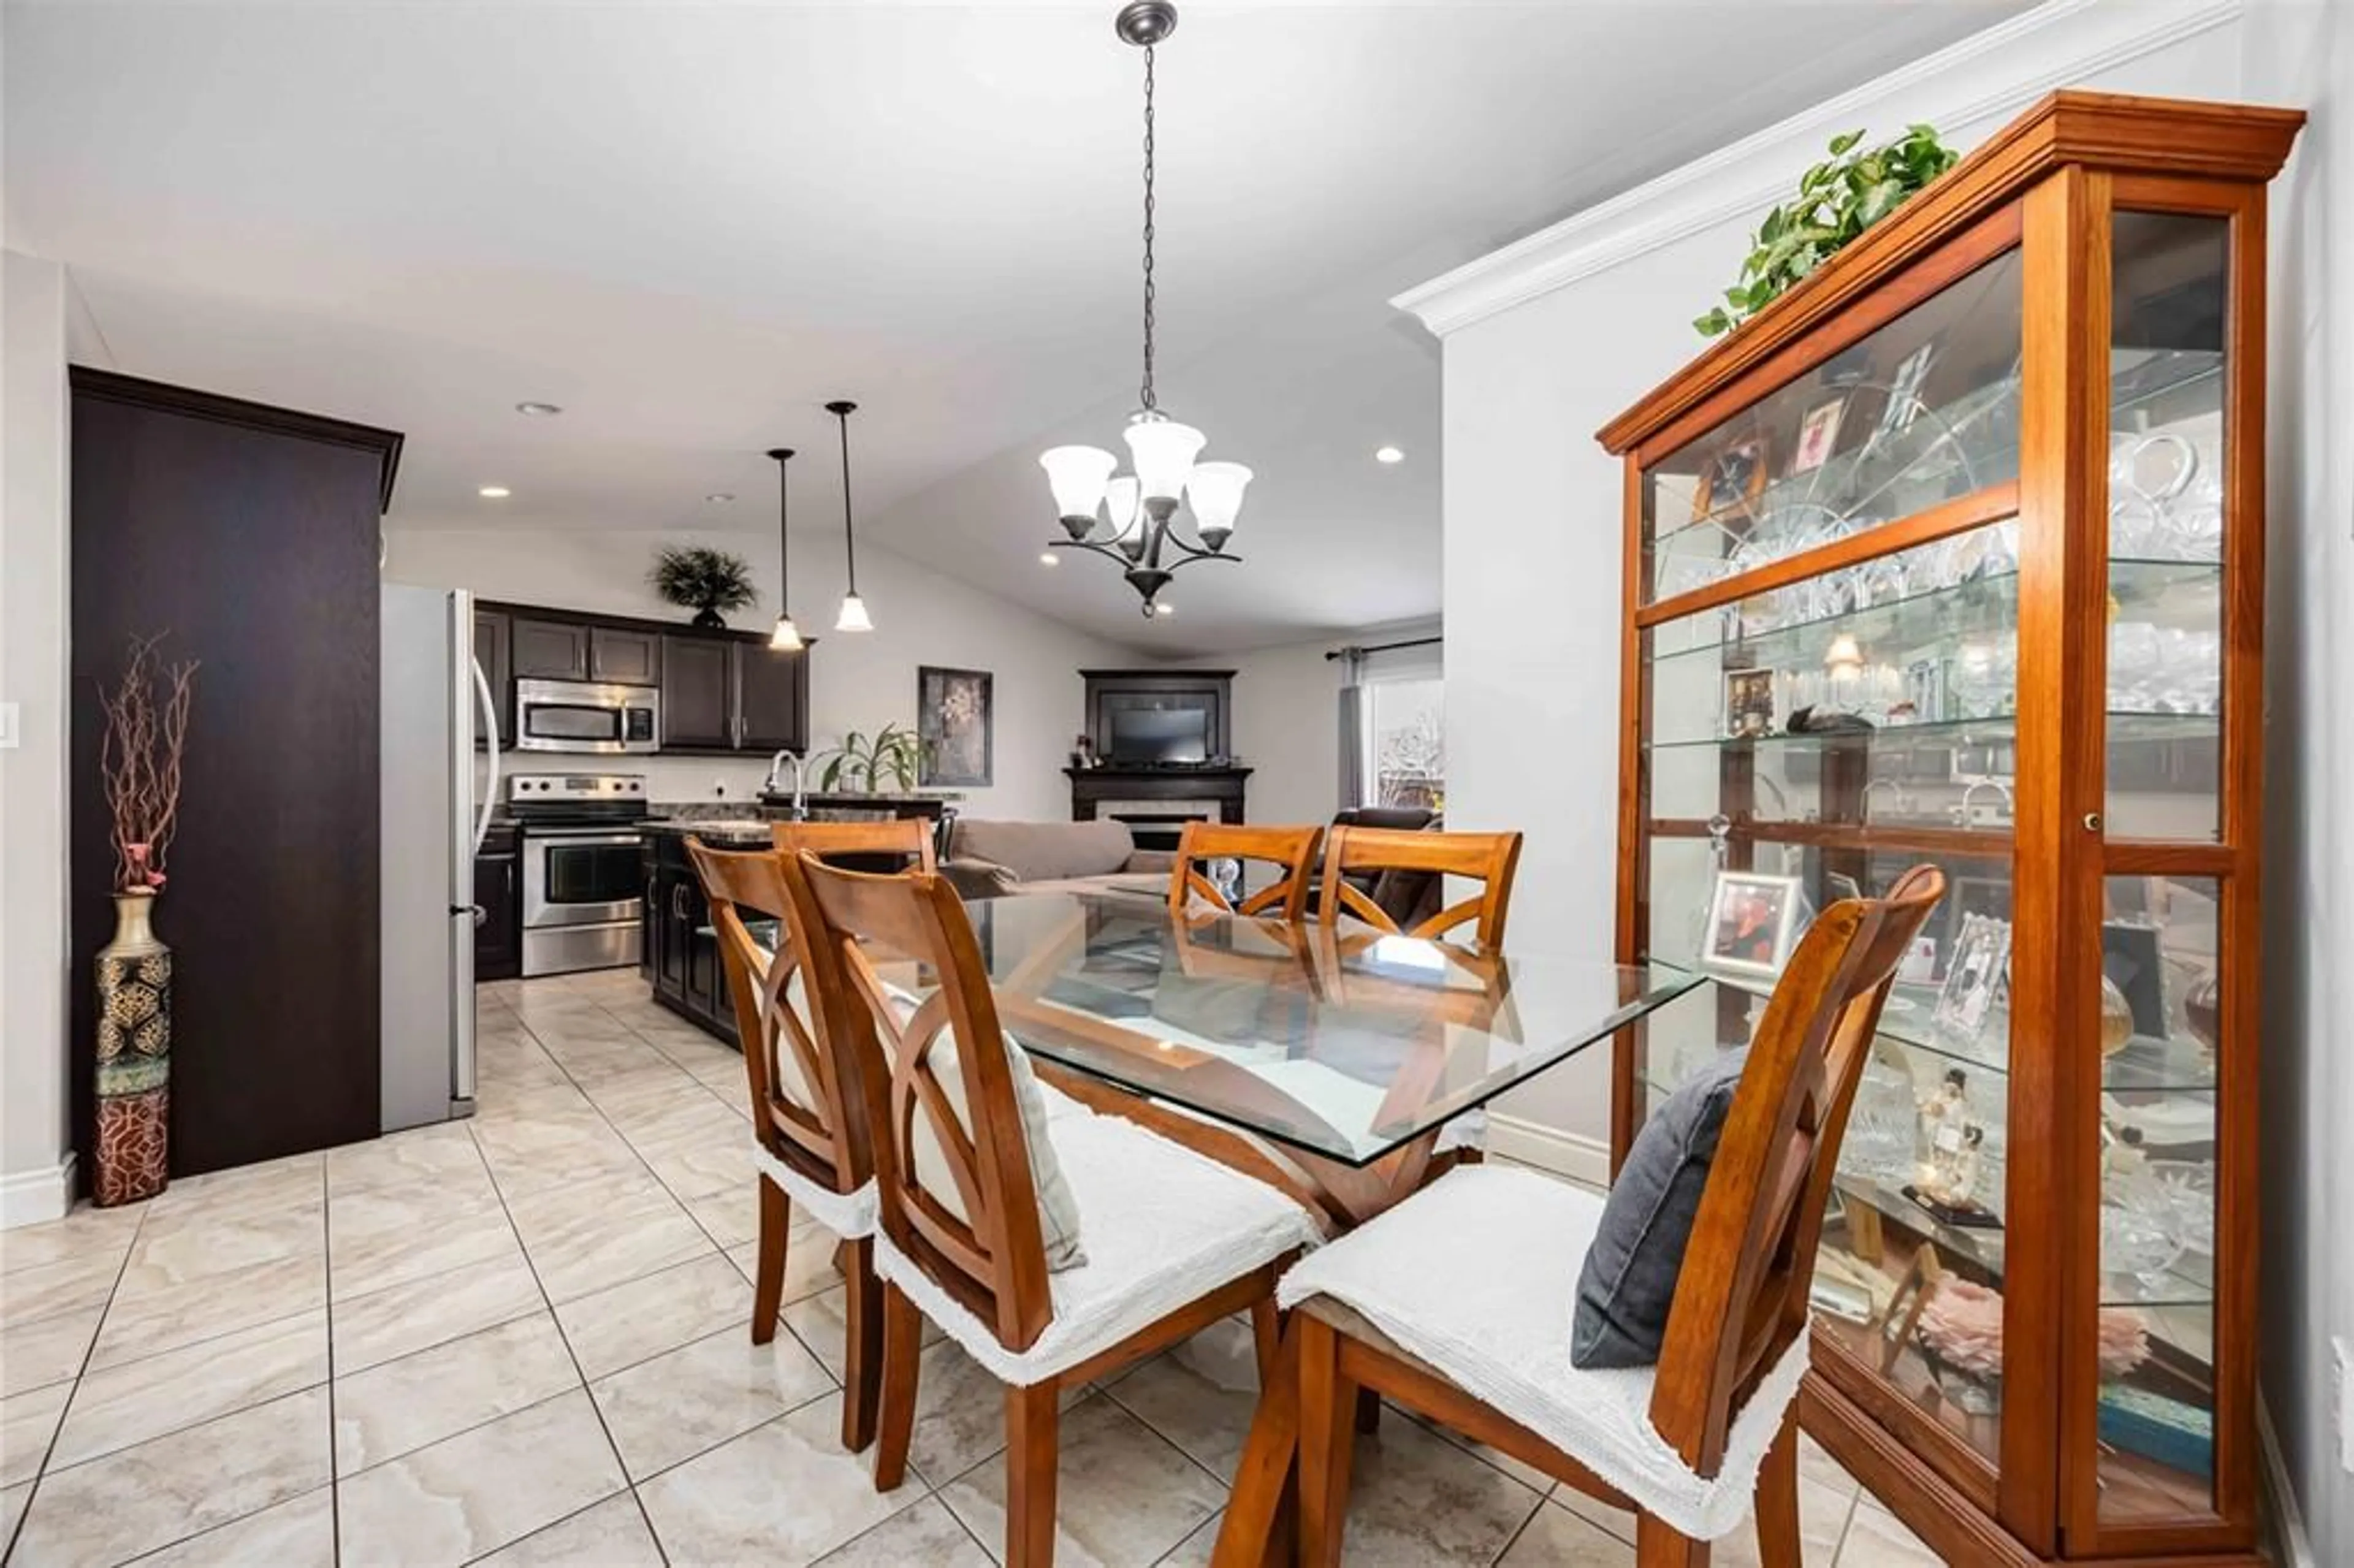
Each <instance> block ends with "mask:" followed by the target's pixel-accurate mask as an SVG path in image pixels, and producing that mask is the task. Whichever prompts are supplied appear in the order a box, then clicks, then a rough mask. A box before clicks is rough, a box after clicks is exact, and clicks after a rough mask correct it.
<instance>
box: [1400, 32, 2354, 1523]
mask: <svg viewBox="0 0 2354 1568" xmlns="http://www.w3.org/2000/svg"><path fill="white" fill-rule="evenodd" d="M2345 11H2346V7H2344V6H2343V5H2338V6H2335V7H2331V6H2327V5H2320V4H2318V3H2317V0H2279V3H2277V4H2261V3H2260V4H2254V5H2250V6H2248V7H2247V8H2246V13H2245V14H2244V15H2243V7H2242V6H2241V5H2236V4H2233V3H2232V0H2130V3H2129V0H2093V3H2081V0H2080V3H2073V4H2062V5H2048V6H2046V7H2043V8H2042V9H2041V10H2040V11H2037V12H2034V13H2030V14H2029V15H2028V16H2024V17H2022V18H2020V19H2019V20H2018V21H2016V22H2013V23H2007V24H2004V25H2002V26H1997V27H1995V28H1992V29H1989V30H1988V32H1987V33H1985V34H1982V35H1979V36H1978V37H1977V38H1974V39H1971V40H1967V41H1966V42H1965V43H1964V44H1962V45H1960V46H1957V47H1956V48H1953V49H1949V50H1946V51H1945V52H1944V53H1943V54H1941V55H1940V56H1937V57H1933V58H1932V59H1930V60H1927V61H1924V62H1921V63H1920V64H1919V65H1917V66H1916V67H1914V68H1908V69H1904V70H1902V71H1899V72H1896V73H1893V75H1891V76H1890V77H1887V78H1883V79H1882V80H1881V81H1880V82H1877V83H1874V84H1873V85H1872V87H1871V88H1868V89H1866V90H1862V91H1861V92H1859V93H1856V94H1853V95H1850V96H1849V97H1848V98H1846V99H1843V100H1840V101H1837V102H1835V103H1833V104H1829V105H1825V106H1823V107H1822V108H1820V109H1819V110H1817V111H1809V112H1808V113H1807V114H1803V115H1800V116H1797V118H1795V119H1794V120H1792V121H1790V122H1785V123H1784V124H1783V125H1780V126H1776V127H1774V128H1772V129H1769V130H1768V131H1765V132H1761V133H1760V134H1758V135H1757V136H1755V137H1752V138H1749V139H1748V140H1746V141H1744V142H1743V143H1737V144H1735V145H1734V147H1731V148H1728V149H1726V150H1724V151H1723V152H1722V153H1720V154H1714V155H1712V156H1711V157H1709V158H1706V159H1702V160H1701V161H1700V162H1699V163H1697V164H1692V165H1690V166H1688V167H1687V168H1685V169H1683V170H1680V171H1678V172H1677V173H1675V174H1671V175H1667V176H1665V177H1663V178H1662V179H1661V180H1659V181H1656V182H1653V183H1652V184H1651V185H1647V186H1644V187H1642V188H1640V189H1638V190H1637V191H1634V192H1632V193H1629V194H1628V195H1627V196H1622V197H1619V198H1617V199H1615V200H1613V201H1612V202H1610V203H1607V204H1605V206H1603V207H1598V208H1596V209H1594V210H1593V211H1591V212H1589V213H1586V214H1584V215H1580V216H1579V217H1573V218H1571V219H1569V220H1567V221H1566V222H1565V223H1564V224H1562V225H1559V226H1556V228H1553V229H1550V230H1547V231H1545V232H1543V233H1542V234H1540V235H1536V236H1532V237H1531V238H1528V239H1526V240H1523V241H1521V242H1519V243H1517V244H1515V245H1513V246H1511V247H1507V248H1506V249H1504V250H1503V251H1500V252H1499V253H1497V255H1495V256H1494V257H1491V258H1490V259H1488V260H1487V261H1485V262H1481V263H1474V264H1473V266H1472V267H1470V268H1467V269H1464V270H1460V271H1458V273H1457V274H1452V275H1450V276H1449V277H1448V278H1447V279H1444V280H1439V281H1437V282H1435V283H1433V284H1431V285H1428V286H1426V288H1424V289H1422V290H1417V291H1415V292H1414V293H1413V294H1410V295H1408V296H1405V297H1403V298H1402V299H1401V301H1400V303H1401V304H1403V305H1405V306H1407V307H1408V308H1411V309H1414V310H1415V311H1416V313H1419V314H1421V315H1422V317H1423V319H1424V320H1425V322H1426V323H1428V324H1430V325H1432V326H1433V327H1434V329H1435V330H1437V331H1440V332H1441V333H1442V334H1444V335H1445V354H1444V361H1443V365H1444V368H1443V394H1442V400H1443V408H1444V413H1443V431H1444V441H1445V450H1444V461H1445V464H1446V476H1445V503H1444V506H1445V519H1446V544H1445V560H1446V603H1447V615H1446V620H1447V744H1448V767H1447V793H1448V816H1449V819H1450V821H1453V822H1455V823H1456V824H1458V825H1459V826H1462V827H1467V828H1469V827H1482V826H1491V825H1507V824H1516V825H1519V826H1522V827H1523V828H1524V829H1525V830H1526V831H1527V832H1528V835H1529V839H1528V848H1527V852H1526V853H1525V855H1524V857H1523V859H1522V873H1521V881H1520V887H1519V891H1518V893H1517V894H1516V896H1515V898H1514V908H1513V916H1512V923H1513V929H1514V937H1515V939H1516V940H1517V941H1518V942H1520V943H1522V944H1524V945H1527V946H1530V947H1538V946H1542V947H1544V948H1552V949H1554V950H1560V951H1572V952H1586V953H1592V954H1595V955H1597V956H1599V955H1603V954H1606V953H1607V952H1608V951H1609V950H1610V941H1611V934H1612V931H1611V925H1612V895H1613V889H1614V885H1615V878H1616V875H1617V857H1618V849H1617V838H1616V811H1615V791H1616V788H1617V766H1616V757H1615V753H1614V751H1613V749H1612V741H1613V738H1614V737H1615V736H1616V734H1617V724H1618V711H1617V664H1618V646H1617V637H1618V617H1619V611H1620V606H1619V594H1620V588H1619V581H1620V577H1619V556H1620V550H1619V537H1620V533H1619V530H1620V526H1621V519H1620V514H1619V504H1620V503H1619V496H1620V481H1619V470H1618V464H1617V461H1616V460H1614V459H1612V458H1610V457H1609V456H1607V455H1606V454H1605V453H1604V452H1603V451H1602V450H1601V448H1600V447H1599V446H1598V445H1596V443H1595V442H1594V441H1593V440H1591V439H1590V437H1589V436H1588V435H1587V432H1590V431H1592V430H1594V429H1597V428H1598V427H1600V426H1601V425H1602V424H1603V423H1604V422H1605V421H1606V420H1607V419H1609V418H1611V417H1613V416H1615V415H1616V414H1617V413H1618V412H1619V411H1620V410H1621V409H1622V408H1625V407H1626V406H1627V405H1628V404H1629V403H1631V402H1632V401H1633V400H1634V399H1635V398H1636V397H1638V396H1640V395H1641V394H1642V393H1643V392H1645V391H1646V390H1648V389H1649V387H1652V386H1654V385H1656V384H1657V383H1658V382H1659V380H1660V379H1662V378H1663V377H1665V376H1668V375H1669V374H1670V373H1672V372H1673V371H1674V370H1675V369H1676V368H1677V367H1678V366H1681V365H1682V364H1683V363H1684V362H1685V361H1686V360H1688V359H1690V358H1691V356H1692V355H1693V354H1694V353H1695V352H1696V351H1697V350H1698V349H1699V348H1700V347H1701V344H1700V340H1699V339H1698V338H1697V337H1696V336H1694V334H1692V331H1691V327H1690V325H1689V324H1688V323H1689V322H1690V319H1691V317H1692V316H1693V315H1695V314H1697V313H1698V312H1699V311H1700V309H1701V308H1702V307H1703V306H1704V305H1706V304H1707V303H1709V302H1711V301H1712V299H1713V298H1714V297H1715V294H1716V291H1717V290H1718V289H1719V288H1721V287H1722V285H1723V283H1724V281H1726V280H1728V279H1730V278H1731V277H1732V276H1733V275H1734V271H1735V270H1736V269H1737V267H1738V266H1739V263H1740V260H1741V257H1742V256H1743V254H1744V252H1745V250H1746V235H1747V233H1748V231H1749V230H1750V228H1753V227H1754V225H1755V220H1756V217H1757V215H1758V214H1759V213H1760V212H1761V211H1762V210H1763V208H1764V207H1765V205H1767V203H1768V202H1770V201H1771V200H1773V199H1774V198H1775V196H1776V195H1777V194H1778V193H1779V192H1780V191H1781V190H1782V189H1783V188H1784V187H1786V186H1787V185H1788V183H1789V182H1790V181H1791V179H1793V178H1794V177H1795V175H1796V173H1797V171H1798V170H1800V169H1802V168H1804V167H1805V166H1806V165H1807V164H1808V163H1810V162H1811V161H1812V160H1813V159H1814V158H1816V157H1818V156H1819V155H1820V148H1821V146H1822V143H1824V141H1826V140H1827V139H1828V138H1829V135H1831V134H1832V133H1834V132H1840V131H1843V130H1849V129H1852V128H1854V127H1856V126H1868V127H1870V128H1872V129H1873V130H1875V131H1889V130H1893V128H1895V127H1897V126H1899V125H1902V124H1904V123H1907V122H1913V121H1917V120H1926V121H1929V122H1933V123H1935V124H1936V125H1937V126H1938V128H1939V129H1940V131H1942V132H1944V133H1945V134H1946V137H1947V138H1948V140H1950V141H1952V142H1954V143H1956V144H1957V145H1961V146H1964V147H1967V146H1970V145H1974V144H1975V143H1977V142H1978V141H1979V140H1980V139H1982V138H1983V137H1985V136H1986V135H1987V134H1988V133H1989V132H1993V131H1994V130H1996V129H1998V128H1999V126H2000V125H2001V124H2002V123H2004V122H2007V121H2008V120H2009V119H2010V118H2011V117H2012V116H2014V115H2015V114H2016V113H2017V112H2018V111H2020V109H2022V108H2023V107H2024V106H2025V105H2026V104H2027V103H2029V102H2030V101H2032V100H2033V99H2034V98H2035V97H2037V96H2040V95H2041V93H2042V92H2044V91H2045V90H2049V89H2051V88H2052V87H2055V86H2061V85H2070V86H2084V87H2093V88H2101V89H2107V90H2119V91H2134V92H2148V93H2158V94H2169V95H2176V96H2182V97H2192V98H2211V99H2225V100H2231V99H2248V100H2253V101H2274V102H2285V103H2292V104H2299V105H2304V106H2306V107H2308V108H2309V109H2310V110H2311V111H2313V113H2314V115H2315V122H2314V124H2313V125H2311V126H2310V127H2308V129H2307V131H2306V135H2305V138H2304V142H2303V143H2302V146H2301V148H2300V151H2299V153H2298V155H2297V160H2296V163H2295V164H2293V165H2292V167H2291V169H2290V171H2289V173H2288V174H2287V175H2285V176H2284V178H2283V179H2282V180H2281V181H2280V182H2278V183H2277V184H2276V185H2275V186H2274V237H2273V238H2274V263H2275V273H2276V277H2277V280H2278V282H2279V285H2280V287H2279V291H2278V293H2277V295H2276V303H2275V308H2274V322H2273V327H2274V354H2273V360H2272V364H2273V368H2274V387H2273V391H2272V402H2271V409H2272V420H2273V430H2274V436H2275V447H2276V450H2275V453H2274V485H2273V498H2274V519H2273V530H2272V533H2273V538H2274V542H2275V543H2274V551H2275V553H2274V563H2275V567H2276V570H2277V575H2276V578H2275V585H2274V600H2273V606H2272V609H2273V616H2274V653H2275V658H2274V662H2273V664H2272V666H2271V673H2272V677H2273V682H2274V690H2273V693H2272V700H2273V709H2274V714H2273V722H2271V723H2270V724H2269V726H2268V734H2269V736H2270V740H2271V745H2272V751H2273V756H2272V759H2271V768H2272V781H2273V786H2274V792H2275V798H2274V810H2273V818H2274V820H2273V823H2272V827H2273V830H2274V842H2273V844H2272V845H2271V853H2270V854H2269V855H2268V861H2267V873H2266V874H2267V878H2268V884H2267V885H2268V898H2267V903H2268V906H2269V913H2270V916H2272V919H2271V924H2272V933H2271V936H2270V938H2269V942H2270V972H2269V974H2268V977H2267V980H2266V982H2265V984H2266V999H2267V1007H2268V1012H2267V1035H2266V1040H2265V1051H2266V1059H2265V1072H2266V1075H2267V1078H2268V1083H2267V1089H2266V1112H2267V1126H2266V1139H2265V1145H2266V1156H2265V1157H2266V1160H2267V1171H2266V1188H2265V1197H2264V1209H2265V1213H2266V1218H2267V1233H2266V1247H2267V1254H2266V1283H2265V1292H2266V1306H2265V1309H2266V1314H2267V1324H2266V1347H2267V1351H2268V1357H2267V1361H2266V1362H2265V1366H2264V1387H2265V1390H2266V1394H2267V1400H2268V1402H2269V1403H2270V1404H2271V1405H2272V1408H2273V1409H2274V1412H2275V1413H2276V1414H2277V1418H2278V1419H2277V1425H2279V1427H2280V1429H2281V1438H2282V1442H2283V1444H2284V1446H2285V1448H2286V1449H2287V1451H2288V1456H2289V1462H2290V1468H2291V1473H2292V1474H2293V1475H2294V1476H2295V1477H2296V1490H2297V1492H2298V1494H2299V1497H2300V1498H2301V1499H2302V1500H2303V1503H2304V1507H2305V1510H2306V1525H2307V1527H2308V1529H2309V1530H2310V1531H2311V1535H2312V1540H2313V1542H2314V1545H2315V1547H2316V1549H2317V1561H2319V1562H2324V1563H2342V1562H2354V1499H2349V1482H2348V1478H2347V1476H2346V1475H2345V1474H2344V1473H2343V1472H2341V1471H2339V1470H2338V1469H2337V1468H2336V1467H2335V1464H2334V1460H2333V1459H2332V1457H2331V1453H2330V1443H2331V1441H2332V1440H2333V1439H2332V1437H2331V1436H2330V1434H2329V1432H2328V1431H2327V1415H2326V1413H2325V1409H2324V1407H2325V1406H2326V1405H2327V1404H2328V1393H2327V1391H2328V1389H2329V1387H2330V1379H2329V1375H2328V1372H2327V1368H2328V1360H2327V1336H2328V1335H2329V1334H2330V1333H2333V1332H2334V1333H2337V1334H2340V1335H2347V1334H2349V1333H2354V1225H2349V1224H2348V1223H2347V1221H2346V1218H2345V1216H2346V1215H2347V1214H2349V1213H2354V1161H2349V1156H2348V1154H2347V1152H2346V1142H2347V1140H2346V1139H2345V1136H2344V1129H2345V1128H2346V1127H2347V1126H2348V1125H2349V1123H2354V1066H2350V1065H2349V1058H2348V1054H2347V1051H2346V1049H2345V1043H2346V1041H2347V1039H2348V1038H2349V1034H2354V978H2349V973H2348V967H2347V964H2346V958H2347V955H2348V954H2349V952H2354V829H2349V825H2348V821H2347V817H2348V810H2349V801H2354V687H2349V682H2348V679H2347V671H2348V670H2349V668H2354V661H2349V643H2348V639H2349V635H2354V633H2349V630H2348V629H2349V626H2354V545H2349V537H2348V535H2349V528H2354V500H2349V492H2354V483H2350V482H2349V455H2350V454H2354V449H2349V446H2348V444H2347V442H2348V436H2347V432H2348V431H2349V429H2354V392H2349V384H2348V377H2349V374H2354V369H2350V368H2349V367H2354V344H2350V343H2349V325H2348V316H2349V301H2348V299H2347V292H2346V291H2347V287H2348V280H2349V278H2354V253H2349V240H2348V238H2347V232H2346V231H2347V228H2348V225H2349V222H2354V199H2349V181H2354V140H2350V139H2349V122H2354V103H2349V90H2354V60H2349V43H2348V37H2347V36H2348V34H2349V31H2354V25H2349V21H2348V19H2347V17H2346V15H2345ZM2243 51H2244V58H2243ZM2325 189H2327V193H2328V194H2327V199H2326V200H2325V196H2324V191H2325ZM2325 280H2327V282H2325ZM2329 284H2334V285H2335V288H2334V290H2332V289H2331V288H2330V287H2329V286H2328V285H2329ZM1606 1068H1607V1064H1606V1061H1605V1060H1604V1059H1602V1057H1601V1056H1600V1055H1599V1054H1596V1057H1595V1059H1594V1060H1592V1061H1591V1062H1587V1063H1582V1064H1574V1065H1571V1066H1570V1067H1568V1068H1565V1069H1564V1070H1561V1071H1558V1072H1556V1073H1553V1074H1552V1075H1548V1076H1547V1077H1546V1078H1545V1079H1543V1080H1541V1081H1540V1082H1539V1084H1538V1085H1536V1086H1533V1087H1532V1089H1531V1090H1530V1091H1527V1092H1524V1093H1523V1094H1522V1095H1521V1096H1520V1097H1517V1098H1515V1099H1514V1100H1512V1101H1511V1103H1510V1105H1509V1106H1508V1107H1507V1108H1508V1109H1509V1111H1510V1112H1511V1114H1512V1115H1513V1116H1515V1117H1520V1118H1528V1119H1529V1120H1530V1121H1532V1122H1533V1123H1534V1124H1536V1127H1535V1132H1536V1135H1537V1136H1539V1137H1540V1138H1541V1139H1544V1140H1547V1141H1549V1143H1550V1145H1551V1146H1552V1148H1553V1150H1554V1151H1555V1152H1559V1151H1561V1150H1568V1151H1569V1152H1570V1153H1571V1154H1572V1155H1573V1156H1575V1155H1576V1154H1578V1153H1580V1152H1581V1151H1583V1152H1584V1153H1586V1154H1590V1153H1591V1152H1592V1151H1593V1150H1595V1149H1596V1145H1597V1144H1598V1143H1599V1141H1600V1140H1601V1139H1602V1138H1603V1137H1604V1134H1605V1129H1606V1119H1605V1118H1606V1115H1607V1112H1608V1105H1609V1080H1608V1074H1607V1071H1606ZM1507 1130H1511V1129H1510V1128H1507ZM2331 1216H2335V1218H2334V1220H2333V1219H2332V1218H2331Z"/></svg>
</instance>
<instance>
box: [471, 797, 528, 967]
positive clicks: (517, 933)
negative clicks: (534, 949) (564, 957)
mask: <svg viewBox="0 0 2354 1568" xmlns="http://www.w3.org/2000/svg"><path fill="white" fill-rule="evenodd" d="M521 849H522V845H521V843H520V842H519V840H518V838H517V835H516V833H515V830H514V828H512V827H505V828H502V827H497V826H493V828H492V830H491V832H490V833H489V835H488V836H487V837H485V838H484V839H483V840H482V849H481V850H480V851H479V852H478V853H476V854H475V856H474V906H475V907H476V908H477V909H480V910H481V911H482V918H481V919H480V921H479V922H477V924H476V925H475V927H474V981H475V983H476V984H478V985H479V984H480V983H482V981H484V980H514V979H515V978H516V977H517V976H519V975H521V974H522V973H523V857H522V853H521Z"/></svg>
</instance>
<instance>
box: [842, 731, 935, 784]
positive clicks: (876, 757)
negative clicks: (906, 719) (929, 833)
mask: <svg viewBox="0 0 2354 1568" xmlns="http://www.w3.org/2000/svg"><path fill="white" fill-rule="evenodd" d="M923 747H924V743H923V742H922V741H920V740H918V739H917V737H916V732H915V731H914V730H912V729H902V728H900V727H899V726H897V725H896V724H886V725H885V726H883V727H882V728H881V729H878V730H876V731H875V736H874V738H873V739H871V740H870V739H868V738H867V737H866V736H863V735H861V734H860V733H859V732H858V731H856V730H852V731H851V732H850V733H849V734H848V735H845V736H843V737H842V744H841V745H840V746H838V747H834V748H833V749H832V751H829V752H826V753H824V754H823V755H822V756H820V757H819V758H818V759H817V768H818V774H817V787H818V789H820V790H821V791H822V792H823V793H826V794H832V793H833V792H834V791H835V790H836V789H846V790H848V792H849V793H851V794H853V795H872V794H875V792H876V791H877V790H878V789H880V788H881V786H882V784H883V781H884V780H885V779H889V780H890V782H891V784H892V786H893V787H894V788H895V789H896V790H897V791H898V792H899V793H900V794H903V795H904V794H907V792H908V791H910V790H912V789H915V787H916V764H917V761H918V760H919V759H920V758H921V757H922V756H923Z"/></svg>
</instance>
